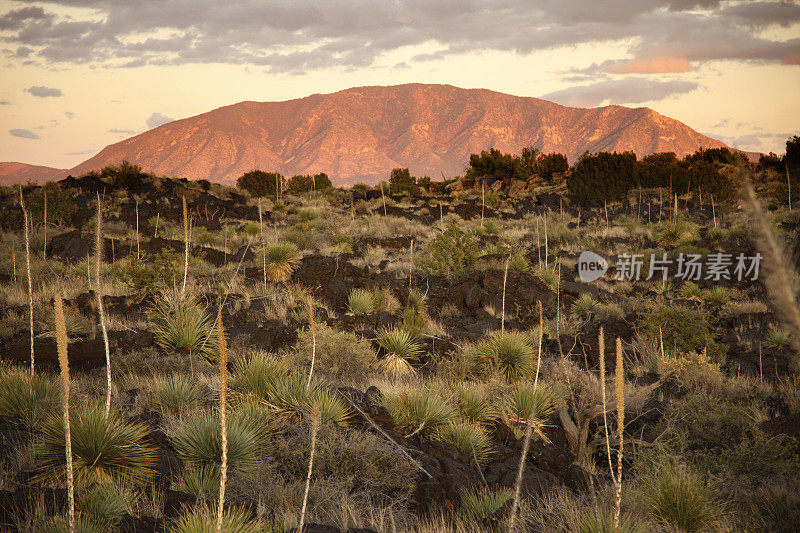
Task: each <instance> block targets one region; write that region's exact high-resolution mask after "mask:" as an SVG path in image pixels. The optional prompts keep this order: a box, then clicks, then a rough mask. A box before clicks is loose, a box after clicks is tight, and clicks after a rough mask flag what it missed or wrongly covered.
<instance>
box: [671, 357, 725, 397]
mask: <svg viewBox="0 0 800 533" xmlns="http://www.w3.org/2000/svg"><path fill="white" fill-rule="evenodd" d="M658 370H659V372H661V373H663V374H667V373H673V374H674V376H675V379H677V380H678V381H679V382H680V383H681V384H683V385H684V386H690V387H697V388H707V387H719V386H720V385H722V382H723V380H724V379H725V376H724V374H723V373H722V370H720V367H719V365H718V364H717V363H714V362H713V361H711V360H710V359H709V357H708V354H707V353H706V351H705V350H703V351H700V352H689V353H686V354H673V355H671V356H669V355H668V356H666V357H664V358H663V359H660V360H659V367H658Z"/></svg>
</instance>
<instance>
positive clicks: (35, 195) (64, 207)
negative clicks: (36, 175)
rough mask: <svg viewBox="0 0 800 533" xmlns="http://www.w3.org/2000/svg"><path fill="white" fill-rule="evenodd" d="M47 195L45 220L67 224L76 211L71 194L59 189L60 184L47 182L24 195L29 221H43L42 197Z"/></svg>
mask: <svg viewBox="0 0 800 533" xmlns="http://www.w3.org/2000/svg"><path fill="white" fill-rule="evenodd" d="M45 194H47V220H48V221H49V222H53V221H58V222H59V223H60V224H64V223H65V222H69V221H70V220H71V218H72V215H74V214H75V212H76V211H77V210H78V206H77V204H76V203H75V201H74V199H73V197H72V193H71V192H70V191H68V190H65V189H64V188H63V187H61V184H59V183H57V182H53V181H48V182H47V183H45V184H44V185H42V186H41V187H38V188H36V189H34V190H33V191H32V192H30V193H28V194H26V195H25V206H26V207H27V209H28V212H29V213H30V217H31V221H32V222H33V223H36V222H38V221H42V220H44V196H45Z"/></svg>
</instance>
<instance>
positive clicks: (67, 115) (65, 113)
mask: <svg viewBox="0 0 800 533" xmlns="http://www.w3.org/2000/svg"><path fill="white" fill-rule="evenodd" d="M64 116H65V117H67V118H68V119H70V120H72V119H73V118H75V113H73V112H72V111H64Z"/></svg>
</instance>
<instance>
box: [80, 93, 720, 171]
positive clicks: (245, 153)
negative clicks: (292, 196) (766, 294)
mask: <svg viewBox="0 0 800 533" xmlns="http://www.w3.org/2000/svg"><path fill="white" fill-rule="evenodd" d="M531 145H532V146H535V147H537V148H539V149H541V150H543V151H545V152H562V153H565V154H566V155H567V156H568V157H569V159H570V161H571V162H573V161H575V159H576V158H577V157H578V156H579V155H580V154H582V153H583V152H585V151H587V150H588V151H590V152H597V151H601V150H617V151H622V150H633V151H634V152H636V153H637V154H638V155H639V156H643V155H646V154H650V153H653V152H661V151H674V152H676V153H677V154H679V155H684V154H687V153H690V152H694V151H695V150H697V149H698V148H700V147H704V148H714V147H721V146H724V145H723V143H721V142H719V141H717V140H714V139H711V138H709V137H706V136H704V135H701V134H700V133H698V132H696V131H694V130H693V129H691V128H690V127H688V126H686V125H685V124H683V123H681V122H678V121H677V120H673V119H671V118H668V117H665V116H663V115H659V114H658V113H656V112H655V111H653V110H651V109H648V108H635V109H632V108H627V107H622V106H616V105H614V106H607V107H600V108H594V109H581V108H573V107H565V106H561V105H558V104H554V103H552V102H548V101H546V100H541V99H538V98H527V97H519V96H511V95H508V94H503V93H498V92H494V91H489V90H485V89H469V90H468V89H460V88H458V87H453V86H450V85H423V84H408V85H395V86H388V87H383V86H376V87H357V88H352V89H347V90H344V91H340V92H336V93H332V94H315V95H312V96H309V97H306V98H300V99H296V100H289V101H286V102H241V103H238V104H234V105H230V106H226V107H222V108H219V109H215V110H213V111H210V112H208V113H204V114H202V115H197V116H194V117H190V118H186V119H182V120H176V121H174V122H170V123H168V124H164V125H163V126H159V127H158V128H155V129H152V130H149V131H147V132H144V133H142V134H140V135H137V136H135V137H131V138H130V139H126V140H124V141H121V142H118V143H116V144H112V145H110V146H107V147H106V148H104V149H103V150H102V151H101V152H100V153H99V154H97V155H96V156H94V157H92V158H91V159H89V160H87V161H85V162H83V163H81V164H80V165H78V166H76V167H75V168H73V169H71V170H70V172H71V173H72V174H80V173H84V172H87V171H89V170H94V169H99V168H102V167H103V166H105V165H109V164H117V163H119V162H120V161H121V160H123V159H128V160H130V161H133V162H136V163H137V164H139V165H141V166H142V167H143V169H144V170H146V171H151V172H155V173H157V174H161V175H168V176H176V177H185V178H190V179H199V178H206V179H210V180H214V181H221V182H228V183H230V182H232V181H234V180H235V179H236V178H238V177H239V176H241V175H242V174H243V173H245V172H247V171H250V170H253V169H257V168H258V169H263V170H277V171H280V172H282V173H283V174H285V175H288V176H290V175H293V174H304V173H312V172H326V173H328V174H329V175H330V176H331V178H332V180H333V182H334V184H337V185H344V184H352V183H355V182H358V181H364V182H375V181H377V180H378V179H383V178H386V177H387V176H388V174H389V172H390V170H391V169H392V168H395V167H409V168H410V169H411V172H412V173H413V174H415V175H420V176H421V175H429V176H432V177H440V176H441V174H444V175H445V176H452V175H455V174H460V173H461V172H462V171H463V168H464V164H465V163H466V162H467V160H468V158H469V155H470V154H471V153H474V152H479V151H480V150H484V149H486V148H489V147H495V148H498V149H500V150H502V151H505V152H519V151H520V150H521V149H522V148H523V147H525V146H531Z"/></svg>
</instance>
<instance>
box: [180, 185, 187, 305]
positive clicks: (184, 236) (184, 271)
mask: <svg viewBox="0 0 800 533" xmlns="http://www.w3.org/2000/svg"><path fill="white" fill-rule="evenodd" d="M182 198H183V243H184V253H183V287H182V288H181V296H183V295H184V294H185V293H186V277H187V276H188V274H189V210H188V209H187V207H186V195H184V196H183V197H182Z"/></svg>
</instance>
